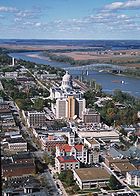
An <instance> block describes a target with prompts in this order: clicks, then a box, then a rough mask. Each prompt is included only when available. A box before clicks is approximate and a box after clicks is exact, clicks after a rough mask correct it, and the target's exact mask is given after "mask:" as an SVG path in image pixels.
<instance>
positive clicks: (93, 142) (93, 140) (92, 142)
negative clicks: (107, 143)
mask: <svg viewBox="0 0 140 196" xmlns="http://www.w3.org/2000/svg"><path fill="white" fill-rule="evenodd" d="M87 141H88V142H89V143H90V144H99V142H98V141H97V140H95V139H87Z"/></svg>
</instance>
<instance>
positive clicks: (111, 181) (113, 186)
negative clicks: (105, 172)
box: [109, 175, 120, 190]
mask: <svg viewBox="0 0 140 196" xmlns="http://www.w3.org/2000/svg"><path fill="white" fill-rule="evenodd" d="M109 186H110V188H111V189H113V190H115V189H118V188H119V187H120V182H119V181H118V180H117V179H116V177H115V176H113V175H111V176H110V179H109Z"/></svg>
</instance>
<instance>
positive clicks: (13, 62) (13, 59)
mask: <svg viewBox="0 0 140 196" xmlns="http://www.w3.org/2000/svg"><path fill="white" fill-rule="evenodd" d="M14 65H15V58H14V57H13V58H12V66H14Z"/></svg>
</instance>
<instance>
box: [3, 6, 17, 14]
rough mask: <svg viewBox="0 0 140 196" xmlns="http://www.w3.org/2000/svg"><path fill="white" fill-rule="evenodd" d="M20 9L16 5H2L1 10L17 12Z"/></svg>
mask: <svg viewBox="0 0 140 196" xmlns="http://www.w3.org/2000/svg"><path fill="white" fill-rule="evenodd" d="M17 11H18V9H17V8H15V7H5V6H0V12H12V13H14V12H17Z"/></svg>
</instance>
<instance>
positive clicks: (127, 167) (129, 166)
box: [114, 162, 137, 172]
mask: <svg viewBox="0 0 140 196" xmlns="http://www.w3.org/2000/svg"><path fill="white" fill-rule="evenodd" d="M114 166H115V167H117V168H119V169H120V170H121V172H127V171H132V170H136V169H137V168H136V167H135V166H134V165H132V164H131V163H129V162H127V163H114Z"/></svg>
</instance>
